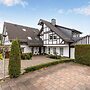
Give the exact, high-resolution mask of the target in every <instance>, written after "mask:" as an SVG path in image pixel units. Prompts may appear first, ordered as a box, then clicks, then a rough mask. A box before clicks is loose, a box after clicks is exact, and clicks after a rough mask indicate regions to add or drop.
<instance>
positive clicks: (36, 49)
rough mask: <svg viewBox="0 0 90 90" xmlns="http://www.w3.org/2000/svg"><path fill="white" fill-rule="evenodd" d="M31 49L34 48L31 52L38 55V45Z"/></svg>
mask: <svg viewBox="0 0 90 90" xmlns="http://www.w3.org/2000/svg"><path fill="white" fill-rule="evenodd" d="M33 50H34V51H33V54H34V55H38V54H39V47H34V49H33Z"/></svg>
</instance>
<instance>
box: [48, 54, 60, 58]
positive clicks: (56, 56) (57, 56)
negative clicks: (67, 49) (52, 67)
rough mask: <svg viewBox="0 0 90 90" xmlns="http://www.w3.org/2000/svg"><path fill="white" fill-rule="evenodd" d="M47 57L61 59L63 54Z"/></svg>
mask: <svg viewBox="0 0 90 90" xmlns="http://www.w3.org/2000/svg"><path fill="white" fill-rule="evenodd" d="M47 57H48V58H52V59H60V58H61V56H59V55H48V56H47Z"/></svg>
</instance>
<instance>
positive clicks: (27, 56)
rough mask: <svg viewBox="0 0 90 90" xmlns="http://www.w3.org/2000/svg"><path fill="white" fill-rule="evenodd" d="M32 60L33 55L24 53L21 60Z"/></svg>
mask: <svg viewBox="0 0 90 90" xmlns="http://www.w3.org/2000/svg"><path fill="white" fill-rule="evenodd" d="M31 58H32V53H22V55H21V59H22V60H31Z"/></svg>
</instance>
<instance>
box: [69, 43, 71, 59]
mask: <svg viewBox="0 0 90 90" xmlns="http://www.w3.org/2000/svg"><path fill="white" fill-rule="evenodd" d="M70 44H71V43H69V58H70V56H71V50H70Z"/></svg>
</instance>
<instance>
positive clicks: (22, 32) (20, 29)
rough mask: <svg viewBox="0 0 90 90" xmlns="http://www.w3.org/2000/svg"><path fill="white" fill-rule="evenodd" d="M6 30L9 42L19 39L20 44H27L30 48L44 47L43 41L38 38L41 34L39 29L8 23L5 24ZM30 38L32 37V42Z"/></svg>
mask: <svg viewBox="0 0 90 90" xmlns="http://www.w3.org/2000/svg"><path fill="white" fill-rule="evenodd" d="M4 28H5V29H6V32H7V34H8V37H9V40H13V39H16V38H17V39H19V40H20V42H23V43H27V44H28V45H29V46H30V45H32V46H37V45H40V46H41V45H43V43H42V40H41V39H40V38H39V36H37V34H38V33H39V30H38V29H35V28H31V27H27V26H22V25H17V24H12V23H7V22H4ZM28 37H31V40H30V39H29V38H28ZM36 38H37V39H36Z"/></svg>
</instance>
